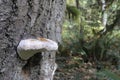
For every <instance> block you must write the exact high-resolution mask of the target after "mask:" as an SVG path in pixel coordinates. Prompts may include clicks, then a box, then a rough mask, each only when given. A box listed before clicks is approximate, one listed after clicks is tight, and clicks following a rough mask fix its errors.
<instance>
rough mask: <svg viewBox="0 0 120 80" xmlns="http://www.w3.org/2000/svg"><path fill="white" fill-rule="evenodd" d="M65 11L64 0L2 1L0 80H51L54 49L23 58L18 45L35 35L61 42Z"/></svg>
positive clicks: (0, 0)
mask: <svg viewBox="0 0 120 80" xmlns="http://www.w3.org/2000/svg"><path fill="white" fill-rule="evenodd" d="M64 10H65V0H0V80H52V78H53V74H54V70H55V68H56V63H55V52H41V53H38V54H36V55H35V56H33V57H32V58H30V59H29V60H28V61H22V60H21V59H20V58H19V57H18V55H17V52H16V48H17V45H18V43H19V41H20V40H21V39H27V38H35V37H45V38H49V39H52V40H54V41H56V42H58V43H59V42H60V41H61V25H62V19H63V15H64ZM41 54H42V55H41Z"/></svg>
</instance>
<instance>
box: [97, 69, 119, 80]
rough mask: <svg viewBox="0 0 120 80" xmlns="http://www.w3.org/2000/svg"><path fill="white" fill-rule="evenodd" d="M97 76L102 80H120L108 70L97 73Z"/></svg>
mask: <svg viewBox="0 0 120 80" xmlns="http://www.w3.org/2000/svg"><path fill="white" fill-rule="evenodd" d="M97 76H98V77H99V78H100V79H102V78H105V77H107V80H120V76H118V75H117V74H115V73H113V72H111V71H110V70H107V69H105V70H102V71H100V72H97Z"/></svg>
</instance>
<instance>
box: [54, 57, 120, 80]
mask: <svg viewBox="0 0 120 80" xmlns="http://www.w3.org/2000/svg"><path fill="white" fill-rule="evenodd" d="M56 62H57V64H58V68H57V70H56V73H55V78H54V80H110V79H108V77H107V76H104V75H100V74H98V73H99V72H100V70H101V69H109V70H111V71H112V72H114V73H116V74H117V75H119V76H120V71H118V70H117V69H116V67H115V66H114V65H112V64H110V63H109V62H102V66H101V65H98V64H96V63H94V62H87V63H85V62H83V59H82V58H81V57H80V56H72V57H69V58H66V57H62V58H57V59H56Z"/></svg>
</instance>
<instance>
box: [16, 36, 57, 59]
mask: <svg viewBox="0 0 120 80" xmlns="http://www.w3.org/2000/svg"><path fill="white" fill-rule="evenodd" d="M57 50H58V44H57V43H56V42H55V41H53V40H50V39H46V38H37V39H24V40H21V41H20V43H19V45H18V47H17V52H18V55H19V57H20V58H21V59H23V60H28V59H29V58H30V57H32V56H33V55H34V54H36V53H38V52H43V51H57Z"/></svg>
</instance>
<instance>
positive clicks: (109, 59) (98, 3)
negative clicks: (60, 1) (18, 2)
mask: <svg viewBox="0 0 120 80" xmlns="http://www.w3.org/2000/svg"><path fill="white" fill-rule="evenodd" d="M62 39H63V42H62V43H61V45H60V47H59V52H58V53H57V58H56V61H57V63H58V69H57V71H56V74H55V80H120V0H67V4H66V14H65V18H64V24H63V29H62Z"/></svg>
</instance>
